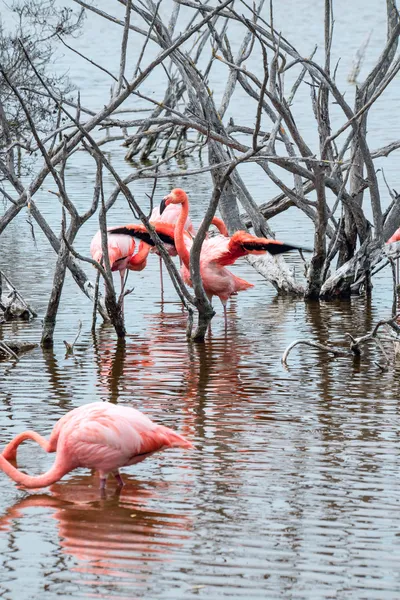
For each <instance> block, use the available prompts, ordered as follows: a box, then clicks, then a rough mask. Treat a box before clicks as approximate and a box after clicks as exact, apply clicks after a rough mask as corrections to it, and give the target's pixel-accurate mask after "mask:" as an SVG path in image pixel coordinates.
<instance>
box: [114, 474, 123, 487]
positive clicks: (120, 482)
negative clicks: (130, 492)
mask: <svg viewBox="0 0 400 600" xmlns="http://www.w3.org/2000/svg"><path fill="white" fill-rule="evenodd" d="M114 477H115V479H116V480H117V484H118V486H119V487H124V485H125V483H124V480H123V479H122V477H121V475H120V474H119V472H118V471H116V472H115V473H114Z"/></svg>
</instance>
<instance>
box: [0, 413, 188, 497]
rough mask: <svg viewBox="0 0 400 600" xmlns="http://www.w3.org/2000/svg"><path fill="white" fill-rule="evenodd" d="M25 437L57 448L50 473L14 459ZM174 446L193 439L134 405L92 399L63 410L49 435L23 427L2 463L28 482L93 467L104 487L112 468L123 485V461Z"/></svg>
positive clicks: (2, 456)
mask: <svg viewBox="0 0 400 600" xmlns="http://www.w3.org/2000/svg"><path fill="white" fill-rule="evenodd" d="M27 439H32V440H35V441H36V442H38V443H39V444H40V445H41V446H42V448H44V449H45V450H46V451H47V452H56V453H57V454H56V459H55V461H54V464H53V466H52V467H51V468H50V469H49V470H48V471H47V473H44V474H43V475H38V476H30V475H26V474H25V473H22V472H21V471H19V470H18V469H16V468H15V467H14V466H13V465H11V464H10V462H9V460H11V459H12V458H15V457H16V452H17V448H18V446H19V444H21V443H22V442H23V441H24V440H27ZM175 447H180V448H193V445H192V444H191V443H190V442H189V441H188V440H186V439H185V438H184V437H183V436H181V435H179V434H178V433H175V431H173V430H172V429H169V428H168V427H164V426H162V425H156V424H155V423H153V422H152V421H151V420H150V419H149V418H148V417H146V415H144V414H143V413H141V412H140V411H138V410H136V409H134V408H131V407H129V406H118V405H115V404H111V403H109V402H94V403H92V404H86V405H84V406H80V407H79V408H75V409H74V410H72V411H70V412H69V413H67V414H66V415H64V416H63V417H62V418H61V419H60V420H59V421H58V422H57V423H56V425H55V427H54V429H53V432H52V434H51V436H50V439H49V441H47V440H46V439H45V438H42V436H40V435H38V434H37V433H36V432H35V431H24V432H23V433H21V434H19V436H16V438H14V440H12V442H10V443H9V444H8V446H7V447H6V448H5V450H4V452H3V453H2V454H0V468H1V469H2V470H3V471H4V472H5V473H6V474H7V475H8V476H9V477H11V479H13V480H14V481H15V482H17V483H19V484H22V485H23V486H25V487H26V488H41V487H46V486H48V485H51V484H53V483H55V482H56V481H58V480H59V479H61V478H62V477H63V476H64V475H66V474H67V473H69V472H70V471H73V470H74V469H77V468H79V467H86V468H89V469H95V470H96V471H98V472H99V475H100V489H101V490H102V491H103V492H104V490H105V487H106V481H107V476H108V474H109V473H112V474H113V475H114V477H115V478H116V479H117V482H118V484H119V485H121V486H122V485H123V481H122V478H121V476H120V474H119V469H120V468H121V467H127V466H130V465H134V464H136V463H138V462H141V461H142V460H144V459H145V458H147V457H148V456H150V455H151V454H153V453H154V452H157V451H158V450H163V449H165V448H175Z"/></svg>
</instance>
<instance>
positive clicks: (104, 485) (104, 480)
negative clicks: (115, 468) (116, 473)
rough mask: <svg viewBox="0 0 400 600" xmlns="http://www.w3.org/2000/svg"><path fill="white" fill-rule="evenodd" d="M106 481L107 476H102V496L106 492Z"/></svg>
mask: <svg viewBox="0 0 400 600" xmlns="http://www.w3.org/2000/svg"><path fill="white" fill-rule="evenodd" d="M106 483H107V477H100V492H101V495H102V496H105V493H106Z"/></svg>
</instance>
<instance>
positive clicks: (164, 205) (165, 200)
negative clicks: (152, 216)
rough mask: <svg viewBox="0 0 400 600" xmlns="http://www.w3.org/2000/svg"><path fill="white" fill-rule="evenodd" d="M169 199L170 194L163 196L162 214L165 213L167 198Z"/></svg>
mask: <svg viewBox="0 0 400 600" xmlns="http://www.w3.org/2000/svg"><path fill="white" fill-rule="evenodd" d="M168 199H169V196H165V198H163V199H162V200H161V204H160V215H162V214H163V212H164V210H165V209H166V208H167V200H168Z"/></svg>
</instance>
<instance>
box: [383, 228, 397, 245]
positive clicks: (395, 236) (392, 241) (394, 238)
mask: <svg viewBox="0 0 400 600" xmlns="http://www.w3.org/2000/svg"><path fill="white" fill-rule="evenodd" d="M394 242H400V227H399V229H397V230H396V231H395V232H394V234H393V235H392V237H390V238H389V239H388V241H387V242H386V243H387V244H393V243H394Z"/></svg>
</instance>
